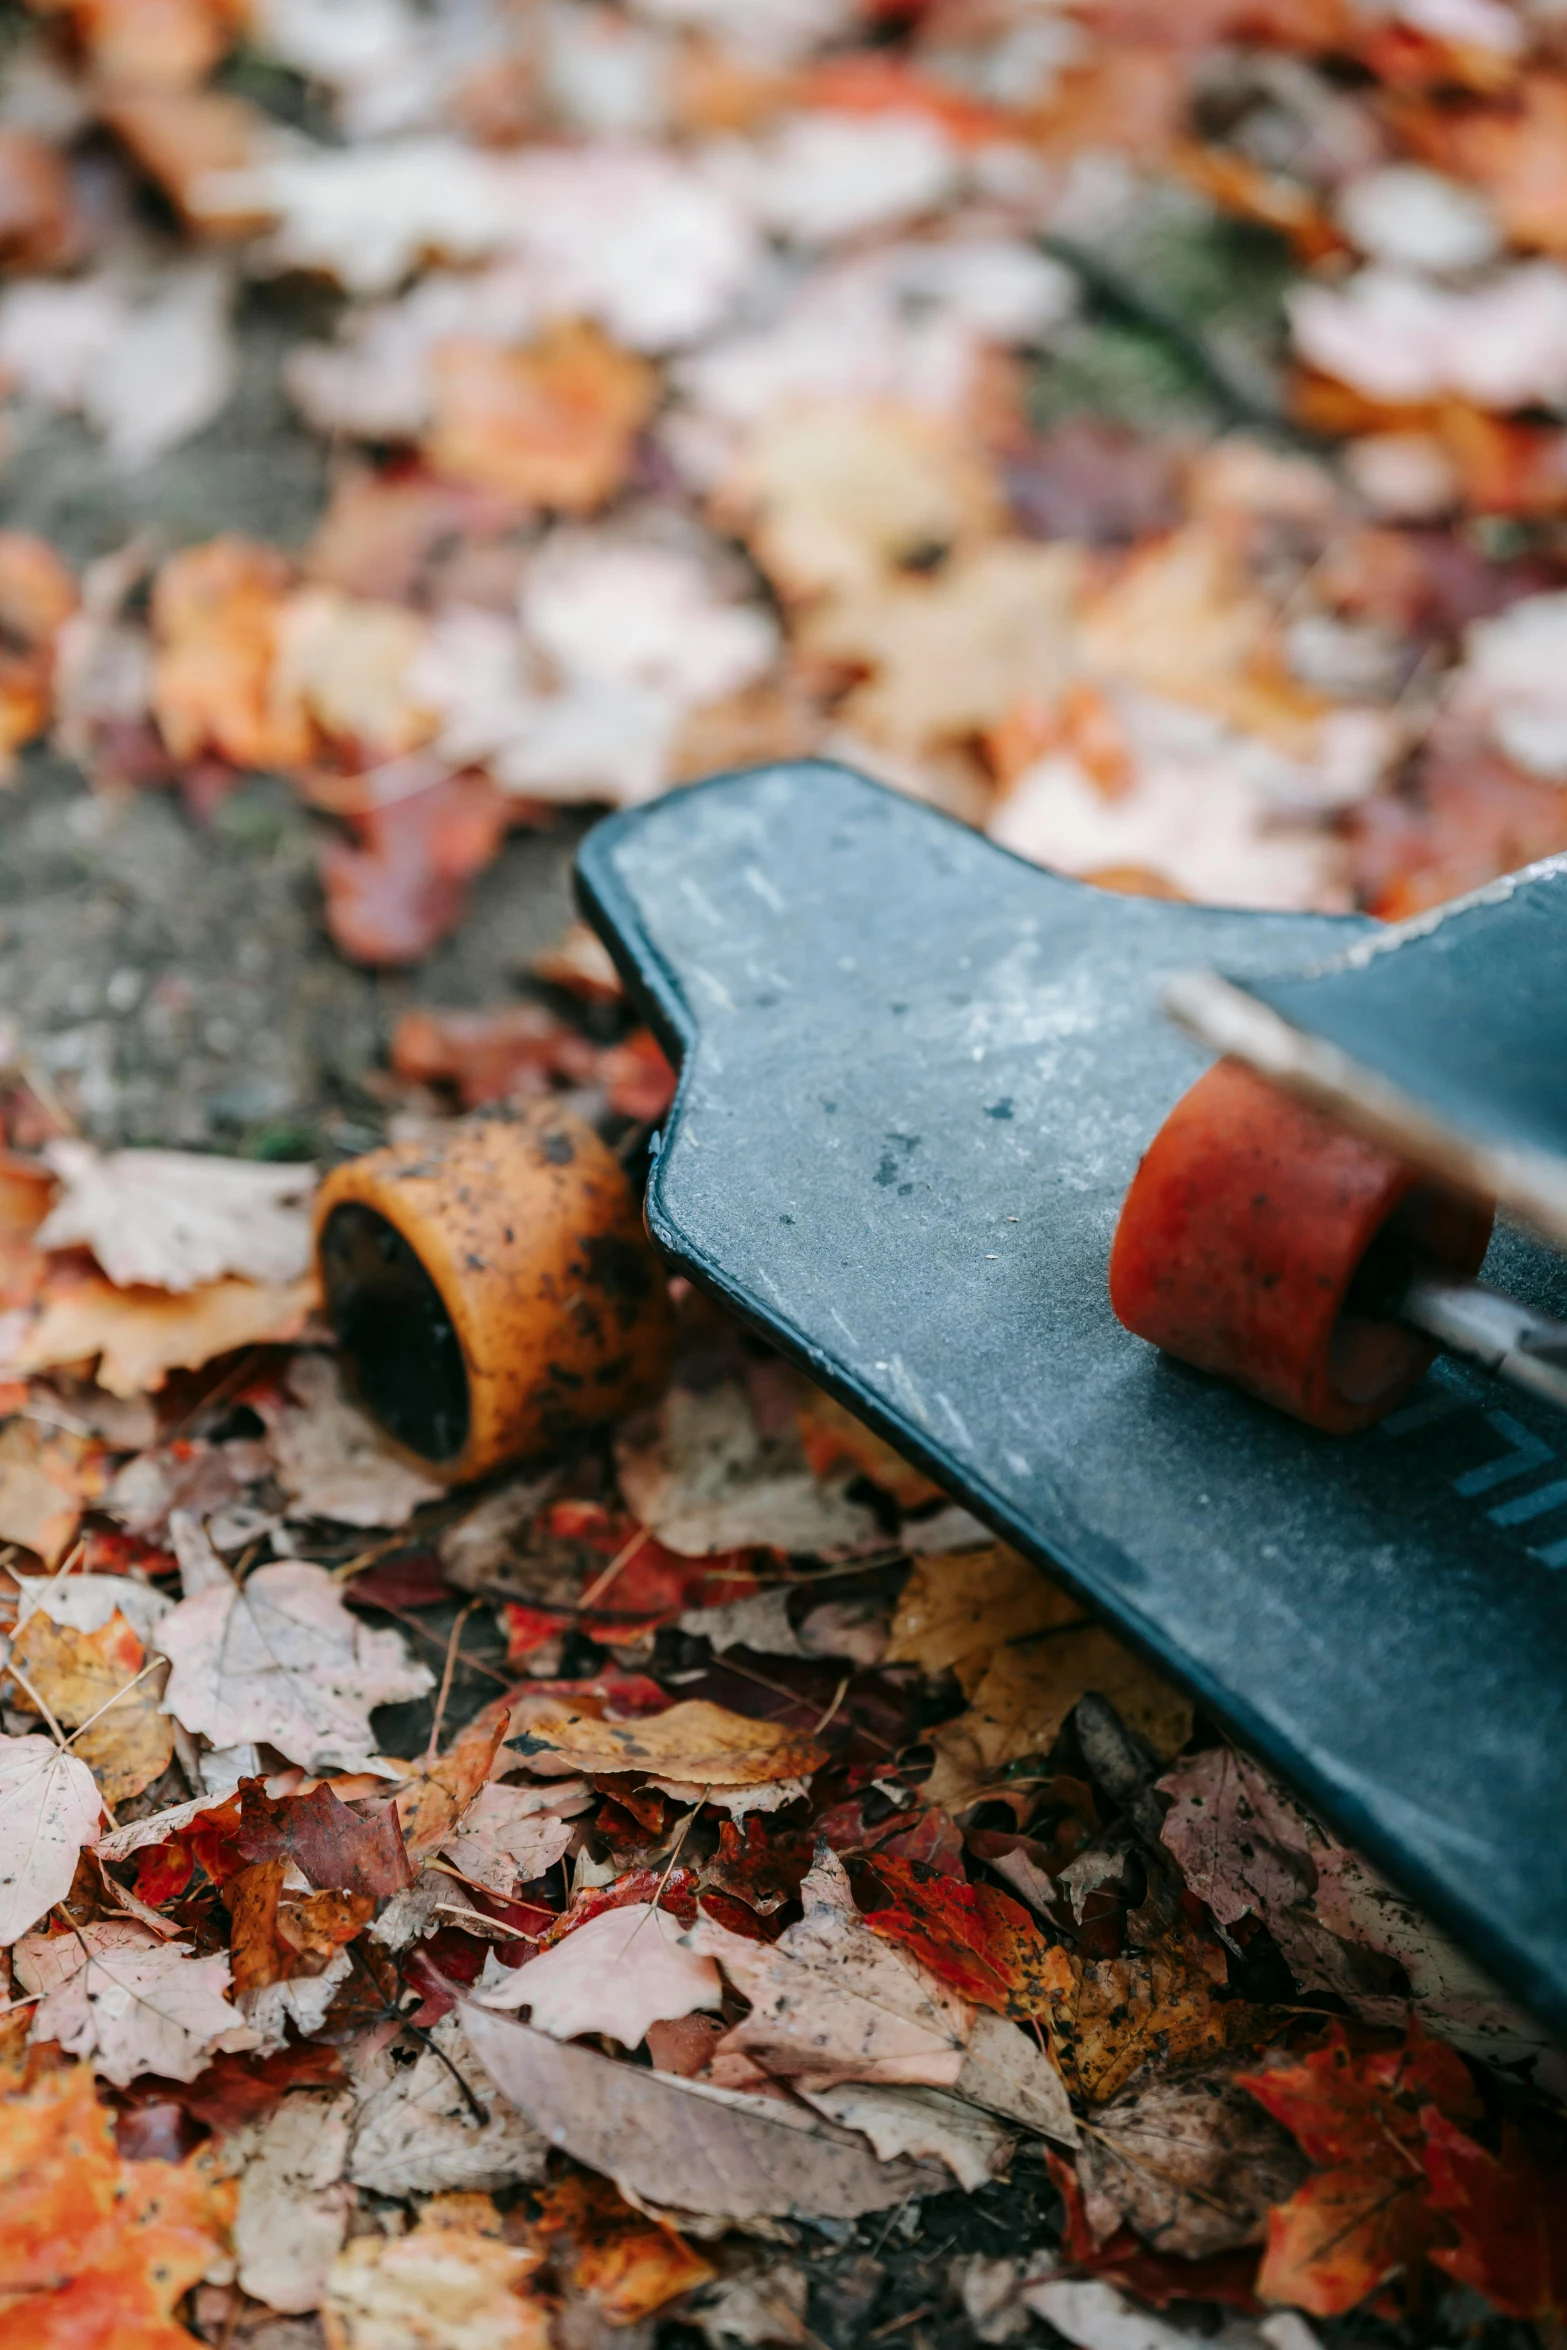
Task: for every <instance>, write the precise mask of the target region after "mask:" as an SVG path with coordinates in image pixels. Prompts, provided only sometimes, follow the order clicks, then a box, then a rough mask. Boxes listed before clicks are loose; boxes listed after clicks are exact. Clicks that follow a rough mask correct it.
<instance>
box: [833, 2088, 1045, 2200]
mask: <svg viewBox="0 0 1567 2350" xmlns="http://www.w3.org/2000/svg"><path fill="white" fill-rule="evenodd" d="M799 2093H800V2095H801V2096H802V2097H803V2098H804V2099H805V2101H806V2103H807V2104H808V2105H811V2106H814V2107H815V2109H816V2111H817V2112H818V2113H824V2114H825V2115H826V2116H827V2118H828V2120H829V2121H835V2122H841V2123H842V2125H843V2127H844V2128H845V2129H846V2130H858V2131H859V2132H860V2134H861V2136H862V2137H866V2138H869V2140H870V2142H871V2145H872V2146H873V2147H874V2148H875V2150H876V2157H877V2160H878V2161H880V2162H892V2161H894V2160H896V2158H897V2157H898V2156H899V2155H900V2154H907V2155H911V2156H913V2157H914V2159H915V2160H916V2161H918V2160H920V2159H922V2158H923V2159H924V2160H926V2161H929V2162H939V2163H942V2164H944V2165H945V2167H946V2168H947V2169H948V2170H949V2171H951V2173H952V2175H953V2177H954V2178H955V2179H956V2180H957V2182H958V2185H959V2186H960V2187H963V2188H965V2189H966V2190H967V2191H968V2193H969V2194H971V2195H972V2194H973V2193H974V2191H975V2189H976V2188H978V2187H983V2186H984V2185H985V2184H986V2183H987V2182H988V2181H989V2180H991V2179H994V2178H997V2177H999V2175H1000V2174H1001V2173H1002V2172H1003V2171H1004V2170H1005V2169H1006V2167H1007V2164H1008V2163H1009V2162H1010V2161H1011V2159H1012V2156H1013V2154H1014V2153H1015V2152H1016V2149H1017V2138H1016V2135H1015V2134H1009V2133H1008V2132H1007V2131H1006V2130H1004V2129H1003V2128H1002V2127H1001V2125H1000V2123H999V2122H996V2121H993V2120H992V2119H991V2117H990V2115H989V2114H988V2113H982V2112H981V2111H980V2109H979V2107H978V2106H975V2105H966V2104H965V2103H964V2101H963V2099H962V2098H961V2097H953V2096H949V2095H948V2094H947V2093H946V2091H945V2090H942V2089H910V2088H889V2087H887V2086H886V2085H885V2084H883V2083H879V2082H864V2081H845V2082H841V2083H839V2084H838V2085H837V2086H836V2087H834V2088H831V2089H816V2088H809V2087H806V2086H804V2085H803V2084H802V2085H801V2086H800V2091H799Z"/></svg>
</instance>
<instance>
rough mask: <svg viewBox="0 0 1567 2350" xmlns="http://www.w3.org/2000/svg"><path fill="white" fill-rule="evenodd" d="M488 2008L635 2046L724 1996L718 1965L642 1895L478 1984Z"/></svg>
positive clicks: (570, 2033)
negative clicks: (653, 2028)
mask: <svg viewBox="0 0 1567 2350" xmlns="http://www.w3.org/2000/svg"><path fill="white" fill-rule="evenodd" d="M475 1997H476V1998H477V1999H479V2000H481V2001H482V2002H483V2003H484V2005H486V2006H488V2007H500V2008H513V2007H526V2008H527V2009H528V2010H529V2012H530V2020H531V2022H532V2025H533V2028H534V2030H535V2031H536V2032H548V2033H550V2034H551V2035H552V2037H553V2038H555V2039H557V2040H574V2039H576V2038H577V2037H578V2036H579V2035H580V2034H582V2033H584V2032H607V2033H608V2034H609V2035H610V2037H611V2038H612V2039H615V2040H618V2041H619V2042H620V2044H621V2046H622V2047H623V2048H636V2047H638V2046H640V2044H641V2042H642V2041H643V2040H644V2039H645V2038H646V2036H647V2029H648V2026H649V2024H654V2023H667V2022H670V2021H672V2020H673V2019H675V2018H676V2017H679V2016H683V2015H689V2014H690V2013H691V2012H692V2010H693V2009H694V2008H716V2007H718V2006H719V2005H720V2004H721V2002H722V1999H723V1988H722V1985H721V1984H720V1982H719V1979H718V1969H717V1967H716V1966H715V1965H714V1964H713V1961H712V1959H711V1958H709V1957H705V1956H702V1955H699V1953H698V1952H697V1951H696V1950H694V1949H693V1948H691V1947H690V1945H689V1944H688V1943H687V1942H686V1941H685V1940H684V1939H683V1937H682V1934H681V1929H680V1926H679V1925H678V1923H677V1922H676V1920H675V1919H673V1918H672V1917H670V1916H669V1915H668V1914H667V1913H666V1912H665V1911H664V1910H662V1909H659V1908H655V1907H654V1906H652V1904H650V1903H647V1902H640V1901H638V1902H628V1903H627V1904H626V1905H625V1906H624V1907H622V1908H618V1909H606V1910H603V1911H601V1913H600V1914H599V1915H598V1916H597V1917H595V1918H590V1919H589V1920H588V1921H587V1922H586V1923H585V1924H583V1925H580V1926H578V1927H577V1929H576V1931H575V1932H574V1933H571V1934H568V1935H566V1936H565V1938H564V1939H563V1940H562V1941H559V1942H557V1943H556V1944H555V1946H554V1948H553V1949H550V1950H543V1951H540V1953H539V1955H538V1957H537V1958H530V1959H528V1960H527V1961H526V1962H525V1963H524V1964H523V1965H522V1966H520V1967H515V1968H512V1969H510V1970H508V1971H507V1972H505V1973H504V1974H502V1975H501V1976H500V1978H499V1980H496V1979H495V1978H494V1977H493V1976H491V1977H490V1978H488V1979H487V1980H485V1981H483V1982H482V1983H481V1984H480V1987H479V1989H478V1991H477V1992H476V1994H475Z"/></svg>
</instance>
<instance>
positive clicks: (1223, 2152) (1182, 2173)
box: [1077, 2067, 1303, 2260]
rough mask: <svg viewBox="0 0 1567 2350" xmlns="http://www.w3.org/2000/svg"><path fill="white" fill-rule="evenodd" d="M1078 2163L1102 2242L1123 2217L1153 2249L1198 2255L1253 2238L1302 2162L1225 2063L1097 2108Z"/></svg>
mask: <svg viewBox="0 0 1567 2350" xmlns="http://www.w3.org/2000/svg"><path fill="white" fill-rule="evenodd" d="M1077 2169H1078V2177H1079V2179H1080V2180H1081V2182H1082V2185H1083V2190H1084V2194H1085V2197H1086V2205H1087V2214H1088V2222H1089V2225H1090V2227H1091V2228H1092V2229H1093V2231H1094V2233H1095V2235H1096V2236H1097V2237H1099V2238H1100V2239H1101V2240H1103V2239H1104V2238H1105V2237H1107V2236H1111V2235H1113V2234H1114V2233H1115V2230H1116V2229H1117V2228H1118V2227H1119V2226H1120V2225H1121V2223H1122V2222H1123V2221H1124V2222H1125V2223H1126V2224H1127V2225H1128V2226H1129V2227H1131V2228H1133V2229H1134V2230H1135V2231H1136V2233H1137V2234H1138V2235H1139V2236H1140V2237H1141V2238H1142V2239H1143V2241H1144V2243H1146V2244H1149V2245H1151V2246H1152V2247H1153V2249H1154V2250H1155V2251H1156V2252H1165V2253H1174V2254H1176V2255H1178V2257H1179V2258H1181V2259H1183V2260H1200V2259H1203V2258H1205V2257H1206V2256H1207V2255H1208V2254H1211V2253H1215V2252H1225V2251H1228V2250H1230V2249H1231V2248H1232V2247H1234V2246H1236V2245H1239V2244H1258V2243H1261V2241H1262V2239H1263V2237H1264V2235H1265V2234H1266V2232H1267V2215H1268V2212H1269V2210H1270V2208H1271V2207H1272V2206H1273V2205H1274V2204H1276V2203H1284V2202H1286V2201H1287V2200H1288V2198H1289V2197H1290V2196H1291V2195H1292V2194H1293V2193H1294V2192H1295V2190H1296V2188H1297V2187H1298V2186H1299V2185H1300V2183H1301V2178H1302V2172H1303V2165H1302V2162H1301V2158H1300V2156H1299V2155H1298V2153H1297V2152H1296V2150H1295V2148H1294V2147H1293V2146H1291V2145H1290V2143H1289V2141H1288V2139H1287V2138H1286V2136H1285V2135H1284V2133H1283V2131H1282V2130H1280V2129H1279V2127H1278V2126H1277V2124H1276V2123H1274V2122H1271V2121H1270V2120H1269V2119H1268V2117H1267V2116H1266V2115H1265V2114H1259V2112H1258V2111H1257V2107H1256V2104H1255V2102H1254V2100H1253V2099H1252V2098H1250V2097H1248V2096H1247V2095H1246V2094H1245V2092H1244V2091H1243V2090H1242V2089H1240V2088H1238V2087H1237V2085H1236V2082H1235V2077H1234V2072H1233V2069H1232V2068H1229V2067H1218V2068H1208V2069H1205V2070H1203V2071H1201V2072H1196V2073H1190V2074H1185V2075H1182V2076H1179V2077H1177V2078H1176V2079H1173V2080H1158V2079H1155V2080H1151V2081H1149V2082H1148V2083H1147V2084H1146V2085H1145V2086H1144V2087H1142V2088H1139V2089H1131V2090H1128V2091H1127V2092H1126V2093H1125V2094H1124V2095H1122V2096H1120V2097H1117V2098H1114V2099H1112V2100H1111V2102H1110V2103H1109V2104H1106V2105H1101V2106H1100V2107H1099V2109H1098V2110H1097V2112H1096V2113H1095V2115H1094V2119H1093V2126H1092V2128H1091V2129H1089V2130H1086V2131H1085V2132H1084V2133H1083V2137H1082V2140H1081V2144H1080V2147H1079V2151H1078V2158H1077Z"/></svg>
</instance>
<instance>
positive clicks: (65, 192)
mask: <svg viewBox="0 0 1567 2350" xmlns="http://www.w3.org/2000/svg"><path fill="white" fill-rule="evenodd" d="M76 242H77V224H76V220H75V207H74V205H73V203H72V199H71V183H70V179H69V177H68V175H67V172H66V169H65V164H64V161H63V159H62V158H61V156H60V155H58V154H57V153H56V151H55V149H54V148H53V147H52V146H51V145H50V144H49V142H48V141H47V140H46V139H39V138H34V137H32V136H30V135H29V133H28V132H26V131H24V130H7V131H5V132H4V133H3V134H0V261H3V262H4V264H5V266H6V268H7V269H23V270H34V269H58V268H60V267H61V266H62V265H63V264H65V263H67V262H69V261H70V260H72V259H73V258H74V248H75V245H76Z"/></svg>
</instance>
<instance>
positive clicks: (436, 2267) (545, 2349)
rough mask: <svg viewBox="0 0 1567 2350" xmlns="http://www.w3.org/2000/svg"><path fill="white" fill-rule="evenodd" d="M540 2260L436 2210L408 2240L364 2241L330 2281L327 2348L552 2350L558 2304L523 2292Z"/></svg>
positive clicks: (335, 2266)
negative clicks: (553, 2316) (553, 2311)
mask: <svg viewBox="0 0 1567 2350" xmlns="http://www.w3.org/2000/svg"><path fill="white" fill-rule="evenodd" d="M453 2200H454V2201H455V2202H458V2203H466V2202H467V2201H469V2200H470V2199H469V2198H466V2197H454V2198H453ZM540 2257H541V2255H540V2254H539V2253H538V2252H537V2251H535V2250H534V2249H532V2248H531V2247H529V2246H526V2245H522V2244H507V2243H504V2242H503V2241H502V2240H501V2238H500V2236H499V2235H498V2234H497V2233H496V2232H495V2229H494V2228H493V2227H483V2228H481V2227H475V2226H472V2225H468V2226H464V2225H462V2224H461V2223H460V2221H459V2219H458V2215H457V2214H456V2213H453V2214H451V2215H448V2214H446V2213H443V2212H440V2211H438V2210H437V2209H436V2208H435V2207H433V2206H426V2208H425V2210H424V2211H423V2212H421V2214H420V2217H419V2222H418V2224H417V2226H415V2227H414V2228H413V2229H411V2230H410V2232H409V2233H408V2234H407V2235H403V2236H391V2235H383V2234H382V2233H381V2232H380V2230H379V2229H377V2230H376V2232H375V2233H374V2234H373V2235H364V2236H356V2237H355V2238H354V2240H353V2242H352V2243H350V2244H345V2245H344V2247H343V2249H342V2251H341V2252H340V2253H339V2254H338V2256H337V2258H336V2259H335V2260H334V2261H333V2263H332V2268H331V2272H330V2274H329V2276H328V2278H327V2281H326V2291H325V2296H324V2298H323V2302H322V2311H321V2314H322V2320H323V2323H324V2326H325V2331H326V2341H327V2350H549V2344H550V2342H551V2340H552V2335H551V2330H550V2308H549V2304H548V2303H547V2302H545V2301H543V2300H535V2299H533V2298H531V2297H530V2296H529V2295H527V2294H525V2293H524V2292H523V2291H522V2289H521V2288H522V2286H523V2285H524V2283H525V2281H526V2279H527V2278H528V2277H529V2276H530V2275H531V2273H532V2271H533V2270H534V2269H535V2268H537V2267H538V2265H539V2260H540Z"/></svg>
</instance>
